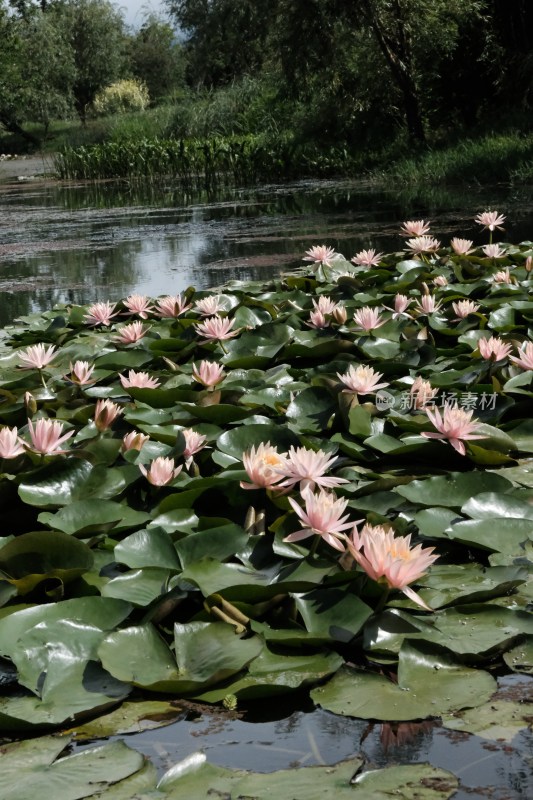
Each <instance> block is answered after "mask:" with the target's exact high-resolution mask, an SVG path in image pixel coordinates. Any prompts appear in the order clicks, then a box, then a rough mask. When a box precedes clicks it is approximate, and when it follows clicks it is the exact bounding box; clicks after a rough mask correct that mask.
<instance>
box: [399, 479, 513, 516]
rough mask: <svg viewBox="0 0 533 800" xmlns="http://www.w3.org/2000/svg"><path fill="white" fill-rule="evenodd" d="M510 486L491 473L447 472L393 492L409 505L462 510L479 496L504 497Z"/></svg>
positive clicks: (400, 487) (409, 484)
mask: <svg viewBox="0 0 533 800" xmlns="http://www.w3.org/2000/svg"><path fill="white" fill-rule="evenodd" d="M512 488H513V484H512V483H511V482H510V481H508V480H507V479H506V478H502V477H501V476H500V475H497V474H496V473H494V472H481V471H479V472H470V473H466V474H465V473H462V472H450V473H449V474H448V475H438V476H436V477H433V478H426V479H425V480H416V481H411V483H408V484H407V485H405V486H398V487H397V488H396V489H395V490H394V491H395V492H398V494H401V495H402V497H405V498H407V500H410V501H411V502H412V503H419V504H420V505H423V506H447V507H448V508H461V506H462V505H464V503H466V502H467V501H468V500H470V498H471V497H474V496H475V495H477V494H480V493H481V492H499V493H501V494H504V493H505V492H508V491H510V490H511V489H512Z"/></svg>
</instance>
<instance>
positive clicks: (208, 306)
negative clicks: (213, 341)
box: [194, 294, 226, 317]
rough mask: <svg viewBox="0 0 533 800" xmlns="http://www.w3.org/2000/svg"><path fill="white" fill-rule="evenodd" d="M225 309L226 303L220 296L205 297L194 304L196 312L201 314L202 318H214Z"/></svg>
mask: <svg viewBox="0 0 533 800" xmlns="http://www.w3.org/2000/svg"><path fill="white" fill-rule="evenodd" d="M225 308H226V306H225V303H224V301H223V300H222V299H221V298H220V296H219V295H218V294H212V295H209V297H203V298H202V299H201V300H196V302H195V304H194V310H195V311H197V312H198V313H199V314H201V315H202V317H213V316H215V315H216V314H218V313H219V311H224V310H225Z"/></svg>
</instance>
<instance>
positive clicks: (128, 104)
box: [93, 80, 150, 116]
mask: <svg viewBox="0 0 533 800" xmlns="http://www.w3.org/2000/svg"><path fill="white" fill-rule="evenodd" d="M149 102H150V97H149V95H148V89H147V88H146V86H145V85H144V84H143V83H140V82H139V81H132V80H123V81H117V82H116V83H112V84H111V85H110V86H106V88H105V89H102V91H100V92H98V94H97V95H96V97H95V99H94V103H93V108H94V111H95V113H96V114H98V115H99V116H105V115H109V114H125V113H127V112H129V111H144V109H145V108H147V107H148V104H149Z"/></svg>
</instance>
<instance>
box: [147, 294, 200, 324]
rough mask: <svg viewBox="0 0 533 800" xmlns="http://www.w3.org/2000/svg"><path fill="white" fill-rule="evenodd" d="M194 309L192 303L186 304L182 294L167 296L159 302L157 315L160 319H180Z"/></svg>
mask: <svg viewBox="0 0 533 800" xmlns="http://www.w3.org/2000/svg"><path fill="white" fill-rule="evenodd" d="M190 308H192V303H186V301H185V299H184V298H183V297H182V295H181V294H175V295H167V296H166V297H161V298H159V300H158V301H157V306H156V309H155V311H156V313H157V314H158V315H159V316H160V317H162V318H163V317H170V318H173V317H179V316H181V314H184V313H185V312H186V311H188V310H189V309H190Z"/></svg>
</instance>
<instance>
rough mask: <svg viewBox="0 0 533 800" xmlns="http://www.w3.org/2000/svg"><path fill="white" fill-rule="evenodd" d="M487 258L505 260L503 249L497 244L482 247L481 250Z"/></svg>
mask: <svg viewBox="0 0 533 800" xmlns="http://www.w3.org/2000/svg"><path fill="white" fill-rule="evenodd" d="M481 249H482V250H483V252H484V253H485V255H486V256H487V258H505V255H506V253H505V247H501V246H500V245H499V244H486V245H485V246H484V247H482V248H481Z"/></svg>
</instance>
